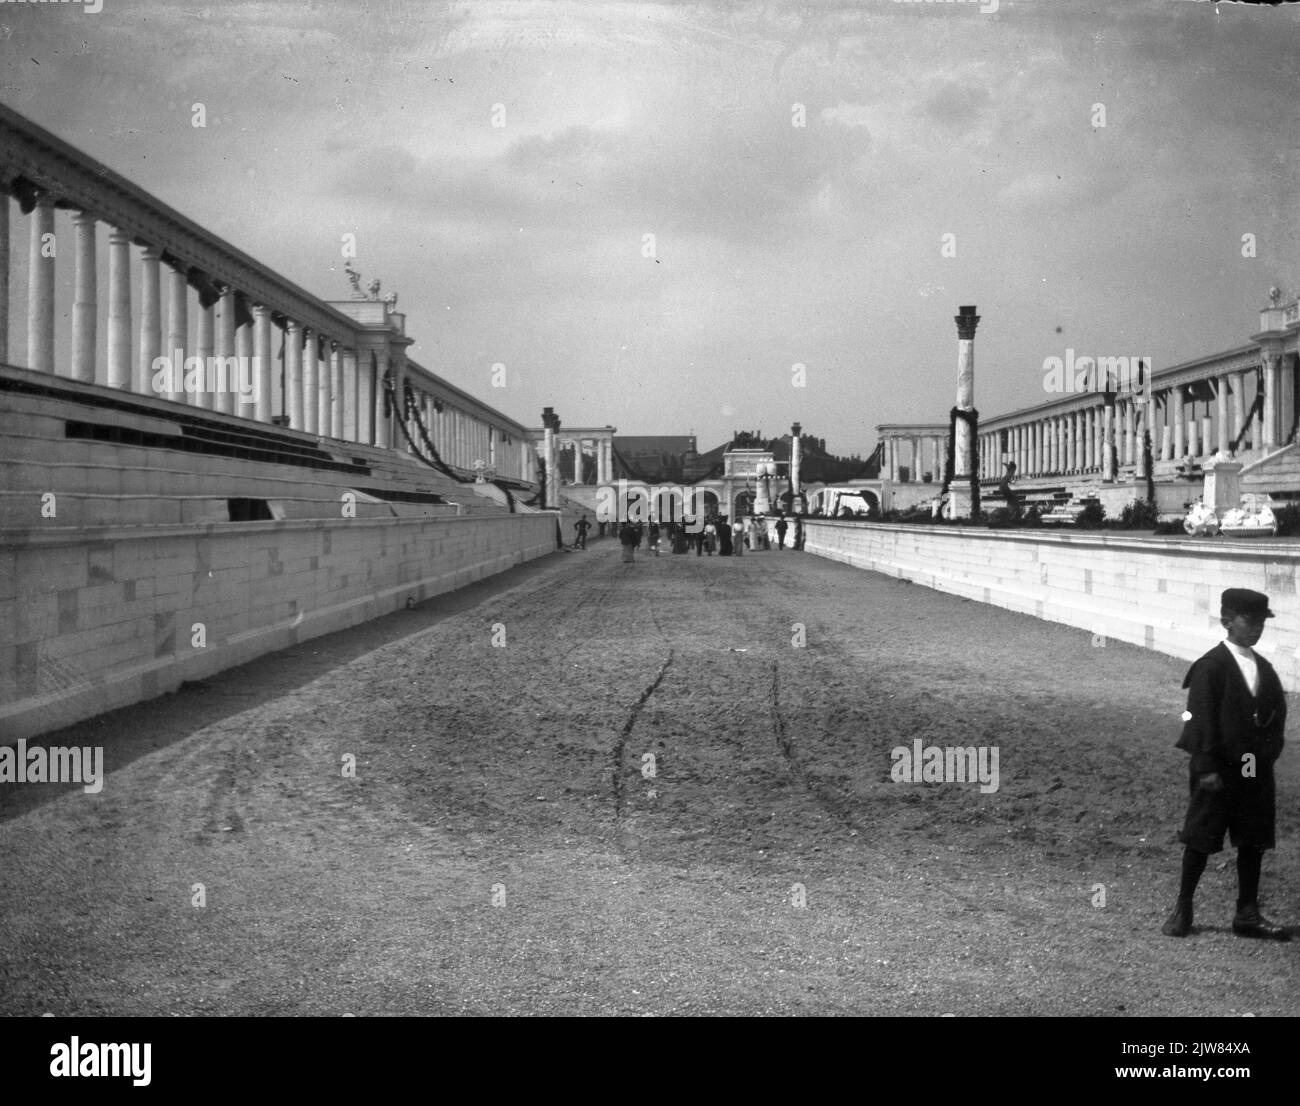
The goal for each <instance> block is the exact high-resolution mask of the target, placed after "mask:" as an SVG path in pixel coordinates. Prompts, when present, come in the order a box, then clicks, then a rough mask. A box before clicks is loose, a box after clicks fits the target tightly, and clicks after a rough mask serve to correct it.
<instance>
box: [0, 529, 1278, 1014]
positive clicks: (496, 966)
mask: <svg viewBox="0 0 1300 1106" xmlns="http://www.w3.org/2000/svg"><path fill="white" fill-rule="evenodd" d="M796 623H798V624H801V625H802V626H803V627H804V633H805V635H806V645H805V646H804V647H797V646H795V645H793V644H792V638H793V637H794V636H795V635H796V633H797V629H796V627H795V624H796ZM503 635H504V636H503ZM494 636H495V638H496V640H497V641H498V642H499V643H502V644H498V645H496V646H494V644H493V640H494ZM1185 668H1186V665H1185V664H1184V663H1183V662H1181V661H1175V660H1172V659H1169V658H1165V657H1161V656H1159V655H1157V654H1154V653H1148V652H1144V651H1142V650H1139V649H1136V648H1133V647H1130V646H1127V645H1124V644H1121V643H1115V642H1111V643H1108V644H1106V645H1105V646H1104V647H1102V648H1098V647H1095V646H1094V644H1093V641H1092V637H1091V635H1090V634H1087V633H1084V632H1081V631H1078V630H1073V629H1069V628H1065V627H1060V626H1055V625H1051V624H1047V623H1042V622H1038V621H1035V620H1034V619H1031V618H1028V617H1025V616H1022V615H1017V614H1013V613H1010V612H1006V611H1001V610H998V609H996V608H992V607H985V606H981V605H979V604H975V603H971V602H968V601H965V600H962V599H957V598H954V597H952V596H947V595H942V594H939V593H937V592H932V591H928V590H926V589H923V588H920V587H916V586H912V585H910V584H907V583H904V582H900V581H895V580H891V579H889V578H886V577H883V576H878V575H875V574H872V573H866V572H861V571H858V570H855V569H851V568H848V567H846V566H843V565H840V564H836V563H832V562H829V561H824V560H821V559H819V558H816V557H813V556H809V555H800V554H793V553H789V552H783V553H775V552H774V553H768V554H758V555H755V554H747V555H746V556H744V557H742V558H720V557H712V558H709V557H704V558H697V557H695V556H693V555H690V556H669V555H665V556H662V557H659V558H658V559H655V558H647V557H646V556H645V555H644V553H643V552H642V553H639V554H638V556H637V560H636V562H635V563H634V564H631V565H625V564H623V563H622V561H621V558H620V551H619V549H618V547H617V546H616V545H614V544H613V543H612V542H610V541H598V542H593V543H592V547H591V549H590V550H589V551H587V552H585V553H564V554H556V555H553V556H550V557H548V558H546V559H544V560H543V561H540V562H535V563H534V564H532V565H529V566H525V567H524V568H521V569H517V570H515V571H513V572H511V573H509V574H507V575H505V576H502V577H498V578H497V579H495V580H493V581H488V582H485V583H483V584H478V585H475V586H473V587H471V588H467V589H465V590H463V591H461V592H458V593H456V594H455V595H451V596H447V597H444V598H442V599H439V600H434V601H431V602H429V603H427V604H425V605H424V606H423V607H421V608H418V609H416V610H414V611H404V612H400V613H399V614H395V615H392V616H389V617H388V618H385V619H381V620H378V621H377V622H375V623H371V624H369V625H367V626H365V627H361V628H358V629H356V630H352V631H348V632H345V633H341V634H336V635H332V636H330V637H328V638H322V639H318V640H316V641H312V642H308V643H306V644H304V645H303V646H300V647H298V648H296V649H293V650H289V651H287V652H286V653H283V654H279V655H277V656H275V657H270V658H265V659H263V660H261V661H258V662H256V663H254V664H252V665H248V666H246V667H244V668H241V669H238V670H235V671H233V672H230V673H226V674H223V675H222V676H220V677H217V678H215V679H213V680H210V681H206V682H205V683H204V684H202V685H198V686H196V687H192V688H187V689H186V690H184V691H182V692H181V693H179V694H177V695H173V696H168V697H166V698H164V699H161V700H156V701H155V702H154V703H152V704H145V705H142V706H139V707H134V708H130V709H128V710H123V711H118V712H115V713H113V714H111V715H107V716H104V717H103V718H100V719H96V720H94V721H92V722H88V723H84V724H82V725H79V726H76V727H73V728H71V729H69V730H66V731H63V732H62V733H61V734H59V735H55V736H54V737H51V738H48V739H46V740H47V743H49V744H78V745H103V746H104V747H105V749H106V757H107V760H108V764H109V768H110V774H109V776H108V778H107V781H106V783H105V786H104V789H103V791H102V792H101V793H100V794H98V795H87V794H84V793H82V792H81V790H80V789H79V788H77V787H75V786H73V787H54V786H50V785H44V786H37V785H30V784H29V785H15V786H5V787H0V849H2V850H3V855H4V857H5V863H4V864H3V866H0V1012H2V1013H7V1014H35V1013H44V1012H47V1011H48V1012H52V1013H55V1014H69V1015H72V1014H92V1015H93V1014H113V1015H122V1014H155V1015H165V1014H185V1015H193V1014H340V1013H344V1012H349V1013H353V1014H357V1015H375V1014H461V1013H465V1014H533V1015H545V1014H556V1015H558V1014H620V1015H638V1014H640V1015H664V1014H724V1013H726V1014H792V1013H804V1014H840V1013H855V1014H918V1015H935V1014H943V1013H952V1014H957V1015H1007V1014H1046V1015H1063V1014H1084V1015H1099V1016H1104V1017H1114V1016H1125V1015H1240V1014H1243V1013H1247V1012H1249V1013H1252V1014H1255V1015H1259V1016H1263V1015H1295V1014H1297V1013H1300V985H1298V984H1300V973H1298V972H1297V967H1296V965H1297V956H1298V955H1300V941H1297V942H1292V943H1291V944H1289V945H1274V944H1264V943H1259V942H1252V941H1247V940H1242V939H1239V938H1236V937H1234V936H1233V935H1232V933H1231V931H1230V928H1229V925H1230V922H1231V917H1232V909H1233V902H1234V895H1235V869H1234V867H1233V865H1232V864H1231V862H1230V861H1231V857H1232V856H1233V854H1231V853H1224V854H1220V855H1219V856H1218V857H1216V858H1214V860H1213V861H1212V863H1211V867H1210V869H1209V871H1208V872H1207V874H1206V877H1205V879H1204V881H1203V884H1202V889H1201V891H1200V894H1199V895H1198V899H1197V907H1198V913H1197V922H1198V931H1197V932H1196V933H1195V934H1194V935H1193V936H1192V937H1191V938H1190V939H1188V940H1185V941H1177V940H1171V939H1168V938H1164V937H1162V936H1161V935H1160V933H1159V926H1160V923H1161V921H1162V920H1163V918H1164V915H1165V914H1166V913H1167V911H1168V908H1169V906H1170V905H1171V900H1172V895H1173V892H1174V890H1175V887H1176V880H1177V869H1178V859H1179V852H1180V849H1179V846H1178V845H1177V843H1176V841H1175V838H1174V835H1175V833H1176V831H1177V828H1178V825H1179V822H1180V819H1181V813H1182V807H1183V799H1184V794H1185V772H1186V758H1185V756H1184V755H1183V754H1182V753H1180V752H1179V751H1178V750H1176V749H1174V748H1173V742H1174V740H1175V738H1176V736H1177V733H1178V728H1179V721H1178V715H1179V714H1180V712H1181V711H1182V709H1183V699H1182V692H1181V691H1180V684H1181V682H1182V676H1183V673H1184V671H1185ZM1297 713H1300V712H1297V711H1296V710H1294V709H1293V717H1295V716H1296V714H1297ZM914 738H920V739H922V740H923V741H924V742H925V743H926V744H937V745H944V746H948V745H975V746H981V745H983V746H997V748H998V750H999V769H1000V781H999V783H1000V786H999V788H998V790H997V791H996V792H994V793H990V794H983V793H981V792H980V790H979V788H978V787H977V786H974V785H963V784H911V783H903V784H900V783H894V782H892V781H891V779H890V766H891V758H890V750H891V749H892V748H893V747H894V746H898V745H903V746H910V745H911V742H912V740H913V739H914ZM647 754H653V756H654V775H653V777H651V776H650V775H649V774H648V773H649V771H650V765H649V763H648V761H647V760H646V759H645V758H646V756H647ZM345 756H352V757H355V758H356V761H355V762H356V778H347V777H345V775H344V773H343V763H344V760H343V758H344V757H345ZM1298 765H1300V755H1298V754H1297V751H1296V750H1295V749H1291V750H1290V751H1289V753H1288V754H1286V755H1284V757H1283V759H1282V761H1281V762H1280V763H1279V766H1278V767H1279V789H1280V795H1279V812H1280V814H1279V825H1278V830H1279V842H1280V845H1281V848H1280V849H1279V850H1277V851H1276V852H1271V853H1269V854H1268V856H1267V859H1266V862H1265V868H1264V884H1263V887H1264V907H1265V910H1266V911H1267V912H1269V913H1271V914H1273V915H1274V916H1276V917H1278V918H1279V920H1282V921H1285V922H1287V923H1288V924H1294V922H1295V920H1296V915H1297V913H1300V910H1298V908H1297V903H1298V899H1300V859H1298V853H1300V849H1298V846H1300V834H1298V833H1297V829H1298V826H1297V822H1298V821H1300V819H1298V818H1297V813H1296V803H1295V796H1296V795H1297V792H1298V791H1300V787H1298V784H1300V779H1298V777H1300V771H1298V767H1297V766H1298ZM197 884H202V885H203V896H204V902H203V905H201V906H198V905H195V901H196V890H195V885H197ZM1099 884H1100V885H1102V886H1103V887H1104V895H1105V902H1104V905H1100V895H1099V894H1098V890H1097V885H1099ZM800 892H802V895H803V897H804V901H805V902H806V905H803V906H800V905H798V904H797V903H798V900H799V898H800Z"/></svg>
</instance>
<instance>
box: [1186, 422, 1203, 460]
mask: <svg viewBox="0 0 1300 1106" xmlns="http://www.w3.org/2000/svg"><path fill="white" fill-rule="evenodd" d="M1197 429H1198V426H1197V422H1196V416H1195V415H1193V416H1192V417H1191V418H1190V419H1188V420H1187V456H1188V457H1199V456H1200V455H1201V448H1200V443H1199V442H1198V441H1197V433H1196V431H1197Z"/></svg>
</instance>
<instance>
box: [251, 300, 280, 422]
mask: <svg viewBox="0 0 1300 1106" xmlns="http://www.w3.org/2000/svg"><path fill="white" fill-rule="evenodd" d="M253 358H254V360H253V379H254V381H255V383H254V385H253V388H254V392H253V395H254V403H253V410H252V412H251V414H252V416H253V418H255V419H257V421H258V422H270V421H271V416H272V415H273V414H275V413H276V412H275V408H274V402H273V401H274V398H275V382H274V380H273V374H274V371H275V370H274V365H275V362H274V360H273V359H272V357H271V309H270V308H269V307H267V306H266V304H263V303H255V304H253ZM244 414H245V416H247V415H248V414H249V412H247V411H246V412H244Z"/></svg>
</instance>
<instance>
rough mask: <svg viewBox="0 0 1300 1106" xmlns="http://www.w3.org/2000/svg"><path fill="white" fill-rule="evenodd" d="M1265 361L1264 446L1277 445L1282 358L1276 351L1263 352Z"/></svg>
mask: <svg viewBox="0 0 1300 1106" xmlns="http://www.w3.org/2000/svg"><path fill="white" fill-rule="evenodd" d="M1261 358H1262V360H1263V363H1264V435H1263V437H1264V448H1265V449H1272V448H1274V447H1275V446H1276V445H1277V439H1278V433H1277V424H1278V402H1277V399H1278V365H1279V363H1280V362H1281V358H1280V357H1279V356H1278V355H1277V354H1276V353H1263V354H1261Z"/></svg>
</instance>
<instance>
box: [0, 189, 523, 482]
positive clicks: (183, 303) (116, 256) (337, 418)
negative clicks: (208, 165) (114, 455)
mask: <svg viewBox="0 0 1300 1106" xmlns="http://www.w3.org/2000/svg"><path fill="white" fill-rule="evenodd" d="M6 186H7V187H9V188H10V189H12V190H13V191H14V192H15V194H16V195H17V196H18V199H19V203H20V204H21V206H22V208H23V209H24V210H25V211H26V213H27V216H28V223H29V226H28V235H27V237H28V242H29V247H28V251H27V259H26V261H27V265H26V270H25V273H24V272H22V271H21V266H20V264H18V263H16V262H17V259H12V258H11V257H10V249H9V243H10V221H11V206H13V200H12V198H11V196H10V195H9V193H8V192H7V191H0V363H12V364H17V365H19V366H20V367H23V368H28V369H32V370H35V371H37V372H43V373H50V374H52V375H56V376H62V377H66V378H68V379H71V380H75V381H81V382H84V383H87V384H97V385H102V386H105V387H109V388H116V389H121V390H123V391H128V392H132V393H135V394H137V395H141V396H150V397H153V398H158V399H164V400H168V401H171V402H173V403H180V404H185V405H187V406H190V407H193V408H196V409H199V410H207V411H213V412H217V413H220V414H226V415H234V416H239V417H242V418H245V419H252V420H254V421H256V422H261V423H268V424H275V425H278V426H288V427H290V428H292V429H294V430H301V431H304V432H306V433H308V434H316V435H319V436H321V437H327V438H335V439H339V440H342V441H348V442H357V443H362V444H366V445H373V446H379V447H385V448H393V449H398V450H408V449H410V446H409V445H408V442H407V439H406V437H405V436H403V435H402V433H401V429H400V427H399V426H398V424H397V423H396V422H395V421H394V420H393V419H392V418H391V416H390V413H389V412H388V410H387V405H386V402H385V380H386V379H387V380H388V381H390V382H391V383H392V385H393V387H394V389H395V393H394V394H395V395H396V396H399V397H400V396H401V395H402V385H403V383H404V382H409V383H410V384H411V385H412V387H413V388H414V389H415V392H416V399H417V403H418V404H419V410H420V413H421V416H422V418H423V421H424V425H425V427H426V428H427V429H428V432H429V435H430V437H431V438H432V440H433V442H434V444H435V447H436V448H437V449H438V451H439V453H440V455H441V456H442V459H443V460H444V461H445V462H446V463H447V464H449V465H452V466H454V467H457V468H459V469H463V470H465V471H466V472H470V471H473V468H474V464H475V462H476V461H482V462H483V463H484V464H485V465H488V466H491V467H492V468H494V469H497V470H498V472H499V474H500V475H503V476H509V477H512V478H521V479H525V480H532V479H534V477H535V473H534V472H533V471H532V470H533V461H532V458H533V450H532V447H531V445H530V443H529V442H528V439H527V435H526V432H525V431H524V428H523V427H522V426H515V425H512V424H510V423H509V422H507V420H505V418H504V416H503V417H501V419H500V421H499V422H498V421H497V420H490V421H488V420H484V419H483V418H482V417H481V415H480V414H478V413H475V412H473V411H471V410H470V409H469V405H468V404H465V405H458V404H457V403H455V402H454V401H450V400H448V399H447V398H445V397H446V396H447V395H450V394H451V393H452V391H453V390H452V389H447V388H444V387H441V384H442V382H441V381H439V380H438V378H436V377H434V376H433V375H432V374H431V373H428V372H427V371H426V370H424V369H422V368H421V367H420V366H418V365H416V364H414V362H409V361H408V360H407V359H406V356H405V347H406V346H407V345H408V344H410V343H409V340H408V339H406V338H405V335H404V328H405V318H404V316H402V315H400V314H398V313H397V312H395V311H391V310H389V309H388V307H389V305H387V304H383V303H380V302H372V301H362V302H360V303H354V302H352V301H342V302H338V303H328V302H325V301H321V300H315V299H314V298H310V297H307V296H306V295H305V294H301V295H289V296H286V297H285V298H284V299H283V300H281V301H279V302H277V301H275V300H272V299H271V298H270V297H269V296H265V295H258V294H257V293H256V292H252V291H247V290H245V289H243V288H241V287H239V286H238V285H237V284H236V283H235V282H234V281H226V280H223V279H221V278H220V277H219V276H215V275H213V271H212V270H213V269H214V268H217V267H218V266H211V265H207V266H205V265H204V264H203V263H201V262H200V263H196V262H194V261H191V260H188V259H185V258H182V257H181V256H180V255H179V254H177V253H176V252H174V251H173V250H171V249H168V248H165V247H164V246H162V245H160V244H158V242H155V241H150V240H149V239H148V238H144V237H142V236H141V235H140V234H139V233H132V232H131V231H129V230H127V229H124V228H123V227H121V226H118V225H116V224H114V223H109V222H104V221H103V220H101V219H100V218H99V216H98V215H97V214H96V213H95V211H94V210H92V209H91V208H90V207H89V206H87V207H71V208H67V201H66V200H64V199H63V198H61V197H59V196H57V195H56V194H55V192H54V191H52V190H47V189H39V188H35V187H31V186H29V185H27V184H26V183H25V182H18V186H17V187H16V188H15V187H14V183H13V182H0V188H3V187H6ZM65 208H66V209H65ZM19 217H20V218H21V217H22V215H21V213H20V215H19ZM162 237H163V236H161V235H160V239H161V238H162ZM65 243H70V244H71V249H70V250H69V249H68V247H67V246H66V245H65ZM69 253H70V254H71V257H70V259H69V258H68V254H69ZM11 262H14V263H13V264H11ZM68 264H70V266H71V269H72V279H71V282H70V284H71V303H70V304H65V305H64V310H63V311H62V312H60V311H59V310H58V307H59V300H60V298H61V297H60V296H59V295H58V294H57V293H56V289H58V288H59V284H58V281H57V280H56V275H61V274H58V273H57V268H58V266H60V265H68ZM24 275H25V277H26V284H27V287H26V296H25V297H22V296H21V292H22V290H21V289H18V290H17V291H18V292H19V302H21V299H22V298H25V299H26V307H27V310H26V317H25V320H21V321H22V322H25V326H24V327H23V330H24V335H23V339H24V341H23V343H21V344H25V350H24V349H20V348H15V347H16V345H17V344H20V343H17V342H16V341H15V339H16V333H15V332H16V330H17V328H16V327H14V326H12V325H11V324H12V323H13V322H14V321H16V320H11V319H10V317H9V312H8V305H9V302H10V297H9V294H8V293H9V285H10V282H11V280H12V279H13V278H14V277H16V276H24ZM257 275H259V276H262V274H257ZM64 283H65V284H66V283H68V282H67V281H66V278H65V280H64ZM254 283H257V284H260V285H262V286H266V285H268V284H272V283H273V282H272V281H269V280H266V279H264V278H263V279H261V280H258V281H255V282H254ZM290 287H292V286H290ZM62 299H64V300H66V299H67V293H66V291H65V292H64V293H63V295H62ZM68 307H70V310H68V309H67V308H68ZM354 308H355V309H356V313H357V314H358V315H360V316H362V318H363V319H364V320H365V321H364V322H358V320H355V319H352V318H349V315H350V314H352V313H353V309H354ZM376 309H378V312H379V313H378V314H377V313H376ZM63 320H66V322H63ZM56 321H59V322H63V329H62V331H61V332H60V333H58V334H57V335H56ZM322 323H324V324H325V325H322ZM56 338H57V341H56ZM64 343H66V345H65V344H64ZM440 392H441V393H442V394H441V395H440V394H439V393H440ZM407 431H408V433H409V435H410V438H411V440H412V441H414V442H416V443H419V441H420V438H419V435H418V431H417V428H416V427H415V423H414V419H412V420H411V423H410V425H409V426H408V427H407Z"/></svg>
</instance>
